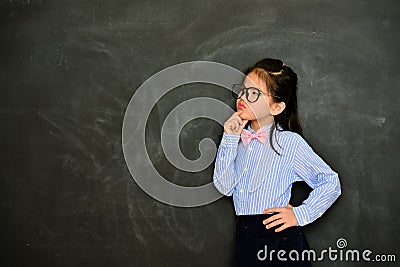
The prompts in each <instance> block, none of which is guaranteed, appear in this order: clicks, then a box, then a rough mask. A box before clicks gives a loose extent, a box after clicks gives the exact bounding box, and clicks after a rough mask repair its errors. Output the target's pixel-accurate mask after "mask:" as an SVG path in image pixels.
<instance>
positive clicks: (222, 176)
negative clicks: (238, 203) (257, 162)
mask: <svg viewBox="0 0 400 267" xmlns="http://www.w3.org/2000/svg"><path fill="white" fill-rule="evenodd" d="M239 139H240V136H239V135H233V134H226V133H224V134H223V135H222V140H221V144H220V145H219V147H218V151H217V157H216V159H215V168H214V175H213V182H214V186H215V187H216V188H217V189H218V191H219V192H221V193H222V194H224V195H226V196H231V195H232V193H233V189H234V185H235V180H236V179H235V166H234V162H235V158H236V155H237V147H238V143H239Z"/></svg>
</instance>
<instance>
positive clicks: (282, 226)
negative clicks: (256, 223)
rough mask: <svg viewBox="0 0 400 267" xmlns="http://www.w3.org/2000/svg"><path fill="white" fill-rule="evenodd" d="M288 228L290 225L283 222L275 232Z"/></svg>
mask: <svg viewBox="0 0 400 267" xmlns="http://www.w3.org/2000/svg"><path fill="white" fill-rule="evenodd" d="M286 228H289V226H288V225H287V224H286V223H284V224H282V225H281V226H280V227H278V228H276V229H275V232H280V231H283V230H285V229H286Z"/></svg>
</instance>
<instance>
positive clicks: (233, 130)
mask: <svg viewBox="0 0 400 267" xmlns="http://www.w3.org/2000/svg"><path fill="white" fill-rule="evenodd" d="M242 112H243V111H242V110H239V111H238V112H235V113H233V115H232V116H231V117H230V118H229V119H228V120H227V121H226V122H225V123H224V133H227V134H234V135H240V134H241V132H242V130H243V128H244V126H245V125H246V123H247V122H248V120H242V119H241V118H240V117H239V115H240V114H242Z"/></svg>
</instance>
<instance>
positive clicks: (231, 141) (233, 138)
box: [221, 133, 240, 148]
mask: <svg viewBox="0 0 400 267" xmlns="http://www.w3.org/2000/svg"><path fill="white" fill-rule="evenodd" d="M239 139H240V135H235V134H227V133H224V134H223V135H222V140H221V146H223V147H227V148H236V147H237V146H238V143H239Z"/></svg>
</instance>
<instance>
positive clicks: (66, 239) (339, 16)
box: [0, 0, 400, 267]
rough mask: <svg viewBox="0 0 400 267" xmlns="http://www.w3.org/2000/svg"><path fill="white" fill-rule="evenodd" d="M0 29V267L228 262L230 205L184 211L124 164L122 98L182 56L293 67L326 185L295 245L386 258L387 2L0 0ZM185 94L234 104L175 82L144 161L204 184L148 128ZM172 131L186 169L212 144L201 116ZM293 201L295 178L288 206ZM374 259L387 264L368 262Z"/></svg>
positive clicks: (216, 89) (389, 144)
mask: <svg viewBox="0 0 400 267" xmlns="http://www.w3.org/2000/svg"><path fill="white" fill-rule="evenodd" d="M0 20H1V24H0V34H1V35H0V36H1V42H0V58H1V60H0V70H1V72H0V73H1V74H0V86H1V90H0V103H1V109H0V111H1V112H0V116H1V129H2V130H1V135H0V140H1V141H0V148H1V151H2V153H1V160H0V164H1V167H0V174H1V176H0V177H1V185H0V190H1V194H0V197H1V201H0V203H1V204H0V205H1V214H2V223H1V230H2V235H1V244H2V246H1V251H2V256H1V257H0V265H1V266H96V267H100V266H114V267H118V266H174V267H175V266H231V264H232V252H233V240H234V210H233V205H232V199H231V198H228V197H223V198H220V199H218V200H216V201H213V202H211V203H208V204H207V205H200V206H197V207H186V208H185V207H177V206H174V205H168V204H166V203H163V202H161V201H158V200H156V199H154V198H153V197H151V196H150V195H148V194H147V193H146V192H144V190H143V189H142V188H141V187H140V186H139V185H138V183H137V182H136V181H135V179H134V178H135V177H133V176H132V173H131V172H130V170H129V169H128V166H127V162H126V159H125V157H124V151H123V137H122V136H123V135H122V131H123V122H124V118H125V114H126V111H127V108H128V105H129V103H130V101H131V99H132V97H133V96H134V94H135V92H137V90H138V88H139V87H140V86H141V85H143V84H144V83H145V82H146V81H147V80H148V79H149V78H151V77H152V76H153V75H155V74H157V73H159V72H160V71H162V70H165V69H167V68H169V67H171V66H174V65H176V64H181V63H185V62H193V61H204V62H217V63H219V64H224V65H226V66H230V67H232V68H235V69H237V70H244V68H245V67H247V66H249V65H251V64H254V63H255V62H256V61H258V60H260V59H262V58H265V57H271V58H279V59H282V60H283V61H284V62H285V64H286V65H289V66H291V67H292V68H293V69H294V70H295V71H296V72H297V74H298V76H299V94H298V100H299V111H300V117H301V120H302V124H303V128H304V131H305V138H306V140H307V141H308V142H309V144H310V145H311V146H312V147H313V149H314V150H315V151H316V152H317V153H318V154H319V155H320V156H321V157H322V158H323V159H324V160H325V161H326V162H327V163H328V164H329V165H330V166H331V167H332V168H333V169H334V170H335V171H336V172H338V173H339V177H340V181H341V185H342V195H341V196H340V198H339V200H338V201H337V202H336V203H335V204H334V205H333V206H332V207H331V208H330V209H329V210H328V211H327V212H326V213H325V214H324V215H323V216H322V217H321V218H320V219H318V220H317V221H315V222H314V223H312V224H309V225H307V226H305V227H304V231H305V233H306V235H307V238H308V240H309V243H310V245H311V247H312V248H314V249H315V250H316V251H318V252H319V251H321V250H324V249H328V248H329V247H331V248H333V249H338V245H339V242H338V241H339V240H340V241H341V242H342V243H341V244H340V246H342V248H344V247H345V248H346V249H358V250H360V251H362V250H366V249H369V250H371V251H372V252H373V254H372V255H376V254H382V255H395V256H397V258H398V257H400V251H399V246H398V245H397V240H399V239H400V227H399V225H400V216H399V214H398V212H397V204H398V203H399V195H400V194H399V193H398V192H397V191H398V190H399V188H400V179H399V177H398V174H399V173H400V167H399V166H400V165H399V161H400V154H399V151H400V143H399V140H400V126H399V125H400V120H399V116H398V114H400V90H399V88H400V83H399V80H400V79H399V78H400V76H399V73H400V60H399V58H400V53H399V47H400V37H399V35H398V31H399V29H400V4H399V2H398V1H389V0H388V1H372V0H369V1H344V0H337V1H327V0H321V1H313V0H302V1H296V0H289V1H269V0H267V1H250V2H248V1H239V0H233V1H178V0H173V1H149V0H148V1H123V0H80V1H78V0H76V1H73V0H70V1H46V0H4V1H0ZM151 94H152V92H151V91H149V96H151ZM199 97H207V98H213V99H215V100H218V101H219V102H220V103H225V104H226V106H228V107H231V108H233V105H234V102H233V99H232V97H231V94H230V92H229V90H227V89H226V88H224V87H223V86H219V85H216V84H207V83H201V82H195V83H187V84H183V85H180V86H177V87H176V88H173V90H170V91H169V92H168V93H167V94H165V95H164V96H163V97H162V98H161V99H159V101H158V102H157V103H155V105H154V107H153V108H152V109H151V112H150V114H149V117H148V118H147V119H146V120H147V121H146V128H145V130H146V136H145V140H146V141H145V144H146V148H147V152H148V155H149V158H150V160H151V163H152V164H153V166H154V168H155V169H156V170H157V172H158V173H159V174H160V175H162V176H163V177H165V178H166V179H167V180H168V181H169V182H171V183H174V184H178V185H182V186H188V187H195V186H199V185H204V184H207V183H210V182H211V181H212V173H213V163H211V164H209V166H207V167H206V168H204V169H203V170H201V171H198V172H190V171H182V170H180V169H179V168H176V167H175V166H174V165H173V164H171V163H170V162H169V161H168V159H167V158H166V156H165V153H164V151H163V149H162V146H161V138H162V137H161V131H162V128H163V123H164V121H165V120H166V119H167V117H168V114H169V113H171V112H172V111H173V110H174V108H176V107H177V106H178V105H179V104H180V103H182V102H184V101H188V100H190V99H193V98H199ZM143 101H144V102H142V103H147V102H146V101H147V100H146V99H145V98H144V99H143ZM196 109H197V106H193V110H196ZM189 111H190V109H189ZM171 118H172V122H174V120H173V117H170V119H171ZM176 122H177V123H178V122H180V121H179V120H177V121H176ZM180 126H182V129H181V131H180V132H179V146H180V149H181V152H182V154H183V155H184V156H185V157H186V158H187V159H189V160H196V159H198V158H199V157H200V156H201V153H200V150H199V143H201V142H203V141H202V140H203V139H204V138H208V141H207V142H208V144H210V141H211V140H212V141H213V142H214V143H215V147H217V146H218V144H219V142H220V140H221V134H222V126H221V125H220V124H219V123H218V122H216V121H214V120H212V119H207V118H204V117H199V118H196V119H194V120H192V121H189V122H187V123H186V124H185V125H180ZM136 156H137V157H138V158H140V157H143V156H144V155H143V154H137V155H136ZM211 161H212V159H211ZM145 178H147V177H145ZM148 178H149V179H151V177H148ZM160 190H162V188H161V189H160ZM308 192H309V188H308V187H307V186H306V185H304V184H301V183H300V184H296V186H295V187H294V189H293V199H292V203H294V205H298V204H300V203H301V201H302V200H303V199H304V198H305V197H307V194H308ZM172 197H173V196H172ZM343 242H345V245H343ZM371 257H372V256H371ZM388 258H389V257H386V259H388ZM397 262H398V260H397ZM314 264H315V266H353V265H357V264H359V265H364V264H365V262H363V261H362V260H360V261H359V262H354V261H353V262H352V261H347V262H346V261H344V260H342V261H341V260H340V259H336V260H335V261H331V260H328V259H327V258H325V260H323V261H318V262H315V263H314ZM384 264H385V266H397V265H396V262H386V263H375V265H374V263H369V264H368V266H382V265H384Z"/></svg>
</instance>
